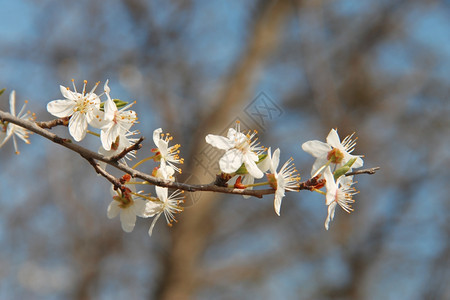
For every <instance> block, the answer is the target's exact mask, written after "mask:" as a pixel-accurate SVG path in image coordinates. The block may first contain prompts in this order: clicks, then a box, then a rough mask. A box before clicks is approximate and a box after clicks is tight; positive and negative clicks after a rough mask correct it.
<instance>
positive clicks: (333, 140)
mask: <svg viewBox="0 0 450 300" xmlns="http://www.w3.org/2000/svg"><path fill="white" fill-rule="evenodd" d="M327 143H328V145H331V146H332V147H334V148H338V149H341V148H342V144H341V140H340V139H339V135H338V133H337V131H336V130H335V129H331V130H330V133H328V136H327Z"/></svg>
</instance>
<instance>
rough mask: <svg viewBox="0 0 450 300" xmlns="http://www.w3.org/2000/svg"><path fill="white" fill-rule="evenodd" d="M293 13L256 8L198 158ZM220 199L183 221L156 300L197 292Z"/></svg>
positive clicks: (200, 135) (208, 196)
mask: <svg viewBox="0 0 450 300" xmlns="http://www.w3.org/2000/svg"><path fill="white" fill-rule="evenodd" d="M292 8H293V7H292V5H291V4H290V2H289V1H277V2H273V1H261V2H260V3H259V5H258V6H257V7H256V14H257V15H256V16H255V18H254V20H255V21H254V24H253V28H252V29H251V30H250V32H249V34H248V36H249V39H248V44H247V46H246V47H245V48H244V49H245V51H244V52H243V54H242V56H241V58H240V59H239V60H238V61H237V63H236V64H235V65H234V68H233V70H231V72H230V76H229V78H227V80H226V83H225V84H224V85H223V87H222V88H223V89H222V92H221V94H220V95H219V96H218V99H216V102H215V103H218V105H217V106H216V109H215V110H214V112H213V113H212V114H211V115H210V116H208V117H207V118H205V120H204V121H203V124H202V125H201V126H199V128H201V129H200V130H198V131H197V134H196V136H195V139H194V142H193V144H194V145H198V146H194V149H193V151H192V153H193V155H195V153H197V152H198V151H199V150H200V148H201V147H202V146H203V145H204V143H205V142H204V137H205V135H206V134H208V133H217V132H219V131H221V130H223V129H224V128H225V126H227V124H228V123H229V122H230V120H231V119H232V114H233V113H234V112H235V111H236V109H237V108H238V107H239V106H243V103H244V102H245V101H247V100H248V99H249V96H250V95H251V90H252V87H253V85H252V83H253V82H254V81H255V77H256V76H257V75H258V73H257V70H258V68H260V67H261V66H262V65H263V64H264V62H265V61H266V60H267V58H268V57H269V56H270V54H271V53H273V51H274V50H275V49H276V47H277V45H278V44H279V37H280V36H281V32H282V29H283V25H284V23H285V20H286V16H287V15H288V14H289V12H290V11H291V10H292ZM190 161H192V159H191V160H190ZM186 168H187V169H189V170H192V173H193V174H196V176H197V178H198V179H199V180H200V181H201V182H206V181H208V180H211V179H210V178H208V177H207V176H202V175H201V174H202V173H204V172H203V170H202V169H201V168H202V167H201V166H198V165H197V166H195V165H190V166H186ZM217 197H218V196H217V195H215V194H212V193H202V198H201V201H200V202H198V203H197V205H196V206H195V209H192V210H189V211H186V212H184V213H183V214H182V216H180V224H178V226H175V228H174V230H173V235H172V238H173V246H172V247H171V249H170V252H169V253H168V254H167V257H166V261H165V266H164V271H165V273H164V274H163V276H162V278H161V285H160V289H159V291H157V297H156V298H157V299H189V298H191V296H192V295H193V294H194V293H195V290H196V286H197V278H196V277H197V276H196V275H197V271H198V270H197V269H198V267H199V265H200V263H199V260H200V258H201V255H202V253H203V251H204V249H205V247H206V244H207V237H208V235H209V234H210V226H209V225H210V222H211V218H212V215H213V210H214V207H215V205H216V201H214V199H216V198H217Z"/></svg>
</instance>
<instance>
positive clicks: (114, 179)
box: [84, 157, 124, 191]
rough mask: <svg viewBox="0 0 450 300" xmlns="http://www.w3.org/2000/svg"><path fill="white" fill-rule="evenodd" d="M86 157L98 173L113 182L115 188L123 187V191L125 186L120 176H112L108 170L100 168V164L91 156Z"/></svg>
mask: <svg viewBox="0 0 450 300" xmlns="http://www.w3.org/2000/svg"><path fill="white" fill-rule="evenodd" d="M84 158H85V159H86V160H87V161H88V162H89V163H90V164H91V166H92V167H93V168H94V169H95V171H96V172H97V173H98V174H100V175H102V176H103V177H105V178H106V179H107V180H108V181H109V182H111V183H112V184H113V185H114V189H115V190H117V189H121V190H122V191H123V190H124V187H123V185H122V184H121V183H120V180H119V179H118V178H116V177H114V176H112V175H111V174H109V173H108V172H106V170H104V169H102V168H100V165H99V164H98V163H97V162H96V161H95V160H94V159H93V158H89V157H84Z"/></svg>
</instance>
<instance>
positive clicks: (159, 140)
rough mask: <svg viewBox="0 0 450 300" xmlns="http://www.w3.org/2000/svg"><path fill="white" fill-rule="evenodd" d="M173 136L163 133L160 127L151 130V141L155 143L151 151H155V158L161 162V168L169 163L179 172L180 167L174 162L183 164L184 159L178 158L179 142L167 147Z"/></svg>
mask: <svg viewBox="0 0 450 300" xmlns="http://www.w3.org/2000/svg"><path fill="white" fill-rule="evenodd" d="M172 139H173V137H172V136H171V135H170V134H169V133H167V134H165V135H164V134H163V133H162V129H161V128H158V129H155V131H153V142H154V143H155V145H156V147H157V148H156V149H152V152H156V154H155V156H156V158H155V160H156V161H160V162H161V168H165V167H166V165H169V166H170V167H171V168H173V169H174V170H175V171H177V172H178V173H180V174H181V169H180V168H178V167H177V166H175V165H174V164H183V162H184V160H183V159H182V158H180V156H179V154H180V150H178V148H180V144H176V145H173V146H170V147H169V141H171V140H172Z"/></svg>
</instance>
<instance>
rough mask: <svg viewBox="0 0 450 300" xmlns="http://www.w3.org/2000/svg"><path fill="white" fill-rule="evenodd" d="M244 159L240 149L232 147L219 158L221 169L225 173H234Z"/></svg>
mask: <svg viewBox="0 0 450 300" xmlns="http://www.w3.org/2000/svg"><path fill="white" fill-rule="evenodd" d="M243 160H244V159H243V155H242V152H241V151H240V150H238V149H230V150H228V151H227V152H225V154H224V155H223V156H222V158H221V159H220V160H219V166H220V170H221V171H222V172H224V173H233V172H235V171H237V169H239V168H240V167H241V165H242V163H243ZM255 166H256V165H255Z"/></svg>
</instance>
